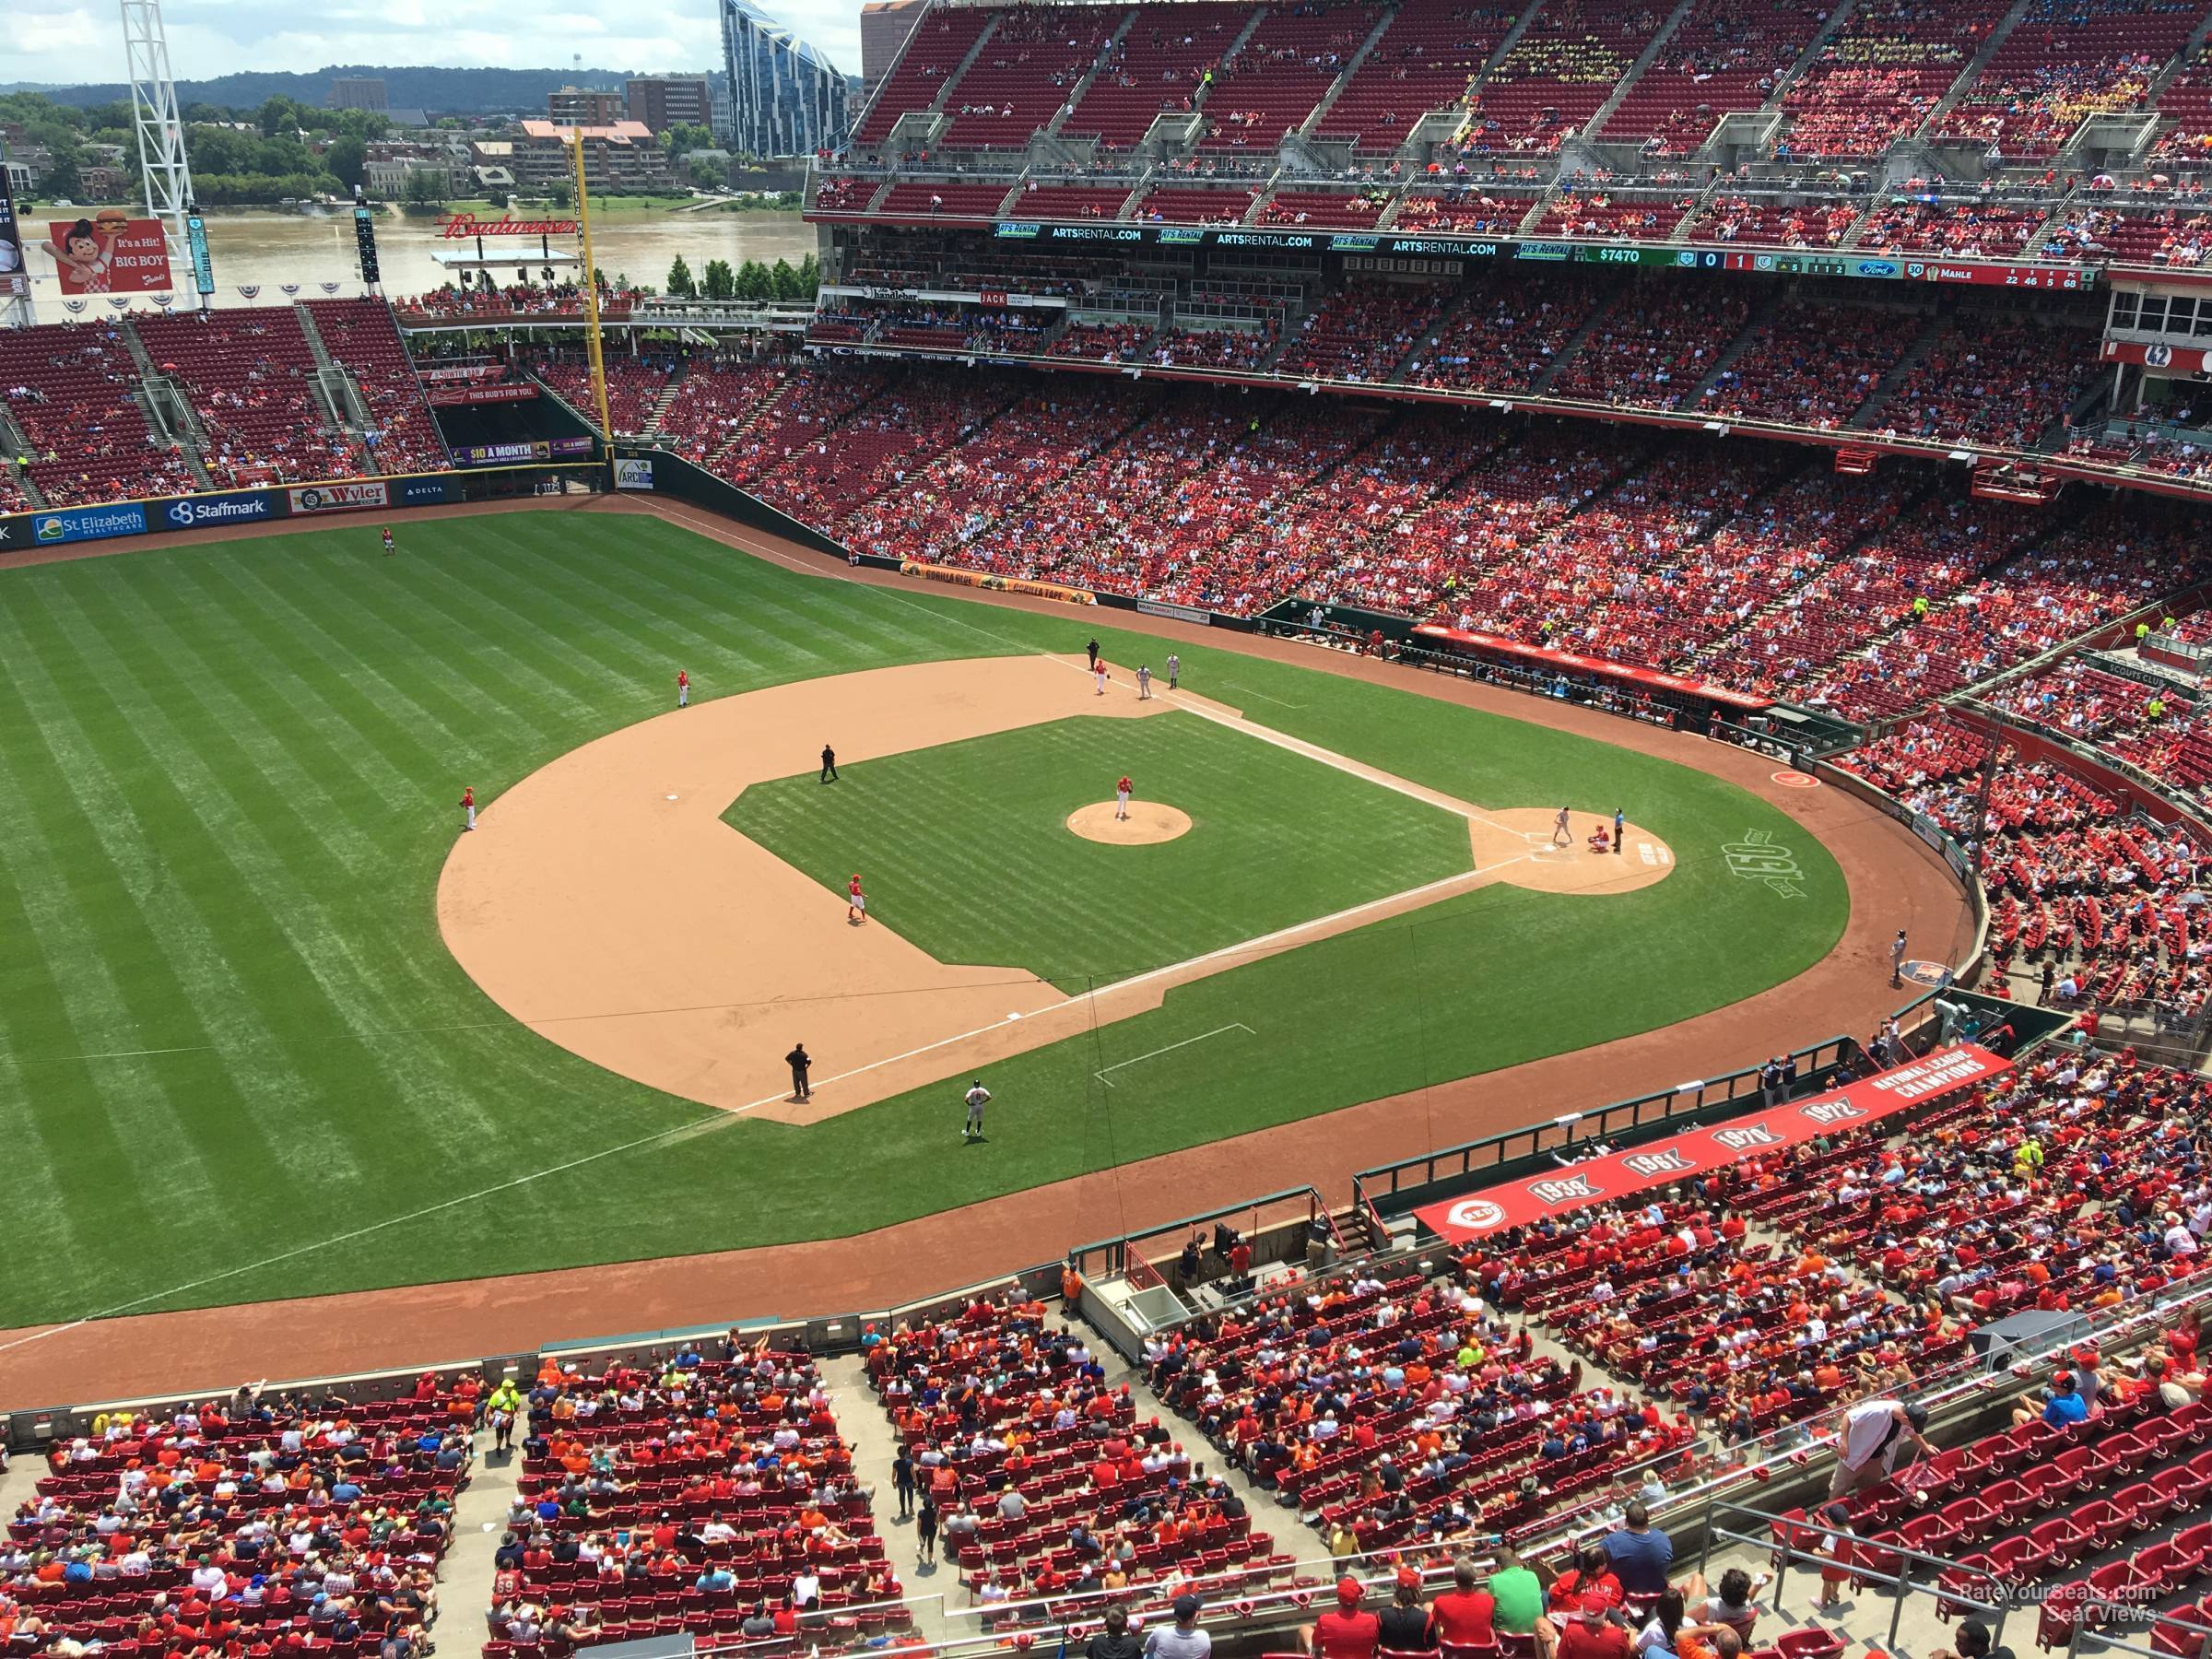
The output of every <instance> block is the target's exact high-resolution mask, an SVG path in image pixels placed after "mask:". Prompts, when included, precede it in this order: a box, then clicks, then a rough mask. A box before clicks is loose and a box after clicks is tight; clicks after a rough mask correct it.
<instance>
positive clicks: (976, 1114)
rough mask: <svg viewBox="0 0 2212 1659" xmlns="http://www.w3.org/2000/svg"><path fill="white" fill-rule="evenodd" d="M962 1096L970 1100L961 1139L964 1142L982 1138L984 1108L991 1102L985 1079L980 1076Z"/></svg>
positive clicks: (961, 1130) (961, 1129) (962, 1126)
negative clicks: (985, 1086)
mask: <svg viewBox="0 0 2212 1659" xmlns="http://www.w3.org/2000/svg"><path fill="white" fill-rule="evenodd" d="M961 1098H962V1099H963V1100H966V1101H967V1102H968V1121H967V1123H966V1124H962V1125H961V1127H960V1139H961V1140H962V1141H963V1142H965V1141H971V1140H982V1138H983V1108H984V1107H985V1106H988V1105H989V1104H990V1103H991V1091H990V1090H989V1089H987V1088H984V1087H983V1080H982V1078H981V1077H978V1078H977V1079H976V1080H975V1081H974V1082H973V1083H972V1084H971V1085H970V1086H969V1088H968V1092H967V1093H966V1094H965V1095H964V1096H962V1097H961Z"/></svg>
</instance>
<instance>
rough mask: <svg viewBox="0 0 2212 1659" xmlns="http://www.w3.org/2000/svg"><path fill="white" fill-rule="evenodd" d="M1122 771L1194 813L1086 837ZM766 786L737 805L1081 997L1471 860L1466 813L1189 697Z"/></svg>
mask: <svg viewBox="0 0 2212 1659" xmlns="http://www.w3.org/2000/svg"><path fill="white" fill-rule="evenodd" d="M1124 772H1126V773H1128V774H1129V775H1130V780H1131V782H1133V783H1135V786H1136V788H1137V790H1138V792H1139V793H1141V794H1143V795H1144V797H1145V798H1146V799H1147V800H1156V801H1165V802H1167V803H1168V804H1169V805H1171V806H1180V807H1182V809H1183V810H1184V811H1185V812H1187V813H1189V814H1190V816H1191V820H1192V822H1191V830H1190V832H1189V833H1188V834H1186V835H1183V836H1182V837H1180V838H1179V839H1177V840H1175V841H1161V842H1159V843H1158V844H1156V845H1153V846H1148V847H1115V846H1108V845H1105V844H1103V843H1101V842H1099V841H1085V840H1083V839H1082V838H1080V837H1079V836H1077V835H1076V834H1074V833H1073V832H1071V831H1070V830H1068V828H1067V816H1068V814H1070V813H1071V812H1074V811H1075V810H1076V809H1077V807H1079V806H1091V805H1093V804H1095V803H1097V802H1100V801H1108V800H1112V798H1113V784H1114V782H1115V780H1117V779H1118V778H1120V777H1121V776H1122V775H1123V774H1124ZM839 777H840V779H841V782H839V784H838V786H837V787H836V788H834V789H824V788H822V787H821V785H820V783H819V782H818V776H817V774H816V773H814V772H807V773H806V774H805V775H803V776H800V777H795V778H785V779H780V780H778V781H776V782H772V783H764V784H756V785H754V786H753V787H752V788H750V789H748V790H747V791H746V792H745V793H744V794H741V795H739V796H738V797H737V799H736V802H735V804H734V805H733V806H731V808H730V810H729V811H728V812H727V813H725V814H724V818H726V819H727V820H728V822H729V823H731V824H732V825H733V826H735V828H736V829H738V830H742V831H743V832H744V833H745V834H747V835H749V836H751V837H752V838H753V839H754V840H755V841H759V843H760V844H761V845H762V846H764V847H766V848H768V849H769V850H770V851H771V853H775V854H776V855H777V856H778V857H779V858H781V859H782V860H783V861H784V862H785V863H786V864H789V865H792V866H793V867H794V868H796V869H800V870H804V871H805V872H806V874H807V875H809V876H811V877H814V878H815V879H816V880H817V881H818V882H820V883H821V884H822V885H823V886H824V887H826V888H829V889H830V891H831V892H833V893H835V894H837V895H838V896H839V897H842V896H843V895H844V891H845V878H846V877H847V876H849V875H850V874H851V873H852V872H853V869H854V868H855V867H857V868H859V869H861V870H863V871H865V872H866V886H867V889H868V907H869V913H870V914H871V915H873V916H874V917H875V919H876V920H877V921H878V922H880V923H882V924H884V925H885V926H887V927H893V928H896V929H897V930H898V931H899V933H900V935H901V936H902V937H905V938H908V939H912V941H914V943H916V944H917V945H920V946H921V947H923V948H924V950H926V951H928V952H929V953H930V955H932V956H934V957H935V958H936V959H937V960H939V961H940V962H961V963H976V964H989V965H994V966H1007V967H1016V968H1027V969H1028V970H1029V971H1030V972H1032V973H1034V974H1036V975H1037V976H1038V977H1039V978H1040V979H1043V980H1049V981H1050V982H1052V983H1053V984H1055V985H1057V986H1059V987H1060V989H1061V990H1063V991H1065V992H1068V993H1070V994H1073V993H1075V992H1077V991H1080V990H1083V989H1084V988H1086V987H1087V986H1089V985H1102V984H1108V983H1111V982H1113V981H1115V980H1120V979H1126V978H1128V977H1129V976H1130V975H1131V974H1135V973H1143V972H1145V971H1147V970H1148V969H1153V968H1161V967H1165V966H1166V965H1167V964H1169V963H1171V962H1181V961H1185V960H1188V959H1190V958H1192V957H1194V956H1203V955H1204V954H1206V952H1208V951H1212V950H1218V949H1220V948H1221V947H1224V946H1229V945H1237V944H1241V943H1242V942H1243V941H1245V940H1247V939H1256V938H1258V937H1260V936H1261V935H1265V934H1271V933H1274V932H1276V931H1277V930H1278V929H1281V928H1285V927H1288V926H1290V925H1292V924H1295V923H1299V922H1307V921H1311V920H1312V919H1313V918H1314V917H1316V916H1325V915H1330V914H1333V913H1334V912H1337V911H1341V910H1349V909H1351V908H1352V907H1353V906H1355V905H1359V904H1365V903H1368V902H1370V901H1371V900H1376V899H1383V898H1387V897H1389V896H1390V895H1391V894H1393V893H1402V892H1405V891H1406V889H1407V888H1417V887H1421V886H1425V885H1426V884H1428V883H1430V882H1432V881H1441V880H1443V879H1444V878H1445V877H1448V876H1457V875H1459V874H1461V873H1462V872H1464V871H1466V870H1469V869H1472V868H1473V867H1474V862H1475V861H1474V853H1473V851H1472V849H1471V847H1470V845H1469V843H1468V841H1467V827H1466V822H1465V819H1463V818H1458V817H1456V816H1454V815H1453V814H1452V813H1449V812H1446V811H1444V810H1442V809H1441V807H1436V806H1429V805H1427V804H1425V803H1423V802H1420V801H1415V800H1410V799H1408V798H1407V797H1406V796H1405V795H1402V794H1394V793H1393V792H1392V791H1390V790H1387V789H1384V788H1382V786H1381V785H1379V784H1374V783H1370V782H1365V781H1364V780H1362V779H1359V778H1354V777H1351V776H1349V775H1347V773H1344V772H1341V771H1335V769H1334V768H1331V767H1326V766H1324V765H1322V764H1321V763H1320V762H1318V761H1314V760H1308V759H1304V758H1302V757H1300V756H1298V755H1294V754H1291V753H1289V752H1288V750H1285V749H1279V748H1276V747H1272V746H1271V745H1268V744H1265V743H1262V742H1260V741H1259V740H1258V739H1257V738H1254V737H1248V736H1245V735H1241V734H1240V733H1237V732H1232V731H1230V730H1228V729H1226V728H1224V727H1221V726H1218V725H1215V724H1211V723H1209V722H1207V721H1205V720H1202V719H1200V718H1199V717H1198V716H1197V715H1195V714H1185V713H1173V714H1157V715H1154V716H1152V717H1151V718H1149V719H1146V720H1086V719H1076V720H1062V721H1055V722H1053V723H1051V724H1045V725H1037V726H1028V727H1024V728H1022V729H1020V730H1018V731H1012V732H1002V733H998V734H996V735H992V736H988V737H976V738H971V739H970V740H968V741H966V742H964V743H951V744H946V745H943V746H942V747H937V748H931V749H922V750H918V751H915V752H912V753H909V754H904V755H890V756H886V757H885V758H883V759H878V760H869V761H864V762H861V763H859V764H856V765H852V766H847V767H843V768H841V770H840V771H839Z"/></svg>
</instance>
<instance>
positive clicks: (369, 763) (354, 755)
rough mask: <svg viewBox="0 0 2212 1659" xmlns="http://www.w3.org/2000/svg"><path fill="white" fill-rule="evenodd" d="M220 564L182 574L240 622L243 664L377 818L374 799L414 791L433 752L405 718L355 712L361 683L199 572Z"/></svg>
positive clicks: (239, 660)
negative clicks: (366, 717) (364, 717)
mask: <svg viewBox="0 0 2212 1659" xmlns="http://www.w3.org/2000/svg"><path fill="white" fill-rule="evenodd" d="M219 571H220V567H218V566H216V565H214V564H203V565H198V566H186V567H184V568H182V569H181V570H180V571H179V572H178V575H179V579H180V580H181V581H182V582H185V583H186V584H187V585H188V586H189V587H190V588H191V590H192V592H193V594H194V595H195V596H196V597H197V598H199V599H200V600H202V601H203V602H204V603H205V604H206V606H207V607H208V609H209V610H210V611H211V612H214V613H215V614H218V615H222V616H224V617H225V618H227V619H228V620H229V622H230V623H231V625H232V626H233V628H234V629H236V636H235V638H234V639H232V640H229V641H224V642H225V643H226V644H229V646H230V647H231V652H230V654H231V656H232V657H233V658H234V659H235V662H236V664H237V665H238V667H239V668H240V669H241V670H242V671H243V672H245V673H247V674H250V675H251V676H252V677H253V680H254V683H255V684H256V685H257V686H259V688H260V691H261V695H262V697H263V698H264V699H265V700H266V701H267V702H269V703H270V704H272V705H275V704H282V705H283V706H284V707H286V708H287V709H288V711H289V712H290V713H291V715H292V716H293V718H294V719H296V720H298V721H299V722H300V723H301V724H305V725H306V726H308V727H309V728H310V729H311V730H312V731H313V733H314V734H315V735H316V738H317V739H318V741H319V742H320V743H321V744H322V746H323V747H324V751H325V752H327V753H328V754H329V755H331V756H332V757H333V759H335V760H336V761H337V762H338V763H339V764H340V765H342V766H344V767H345V769H346V770H347V771H348V772H350V773H351V774H352V775H353V778H354V781H355V782H356V783H357V784H358V785H359V790H358V794H359V796H360V797H361V800H360V801H359V804H357V806H355V810H356V811H359V812H361V813H362V815H363V817H364V818H368V819H370V820H371V821H373V820H374V818H375V817H376V814H375V812H374V811H373V809H372V803H374V802H377V801H385V802H389V801H392V800H394V799H395V798H397V797H398V796H399V795H401V794H412V793H413V792H414V790H415V789H416V788H417V787H418V780H419V779H420V778H421V777H422V776H423V775H425V772H426V771H428V769H429V766H430V764H431V763H432V762H433V761H434V759H435V756H434V755H433V754H432V753H431V751H430V750H429V749H428V748H426V747H422V746H421V745H420V744H418V743H416V742H415V741H414V740H413V739H412V737H411V736H410V735H409V728H408V727H407V725H406V724H405V723H404V722H400V721H395V720H390V719H384V720H379V721H375V722H373V723H370V722H363V721H360V720H358V719H356V718H354V712H355V711H358V710H359V708H360V706H361V695H360V692H359V688H356V687H355V686H353V685H352V683H351V682H350V681H349V680H348V679H347V677H346V676H345V675H344V674H342V673H341V672H340V671H339V670H338V668H337V667H336V666H335V665H333V664H332V663H330V662H329V661H327V660H326V659H325V658H324V656H322V655H321V654H320V653H317V652H314V651H312V650H309V649H308V648H307V647H306V646H305V645H304V644H303V643H302V642H301V641H299V640H298V639H297V638H296V637H294V636H293V635H292V634H291V633H290V632H289V631H288V630H287V629H280V628H277V627H275V626H273V625H272V624H271V623H270V622H269V621H268V619H267V615H266V613H265V612H264V611H262V610H261V609H260V607H259V606H256V605H253V603H252V602H251V601H250V600H249V599H248V598H247V595H246V594H245V592H244V590H243V589H233V590H232V592H233V593H234V594H236V595H237V600H238V601H240V602H238V603H234V602H230V601H227V600H226V599H225V598H224V597H223V596H221V595H218V594H215V593H213V592H212V591H211V590H209V589H208V588H207V587H206V585H205V584H204V583H203V582H202V580H201V579H202V578H203V577H207V578H215V577H217V576H218V572H219ZM394 739H396V740H397V741H394Z"/></svg>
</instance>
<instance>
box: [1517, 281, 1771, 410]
mask: <svg viewBox="0 0 2212 1659" xmlns="http://www.w3.org/2000/svg"><path fill="white" fill-rule="evenodd" d="M1750 318H1751V299H1750V296H1749V295H1748V294H1747V293H1746V292H1745V291H1744V290H1743V288H1742V285H1741V284H1738V283H1734V282H1729V281H1727V280H1725V279H1723V280H1720V281H1712V282H1707V281H1700V280H1698V279H1696V278H1693V277H1685V276H1679V275H1676V274H1674V273H1671V272H1670V273H1668V274H1667V275H1666V277H1665V280H1664V281H1663V282H1661V283H1654V284H1652V285H1650V286H1649V287H1648V288H1645V287H1642V286H1640V287H1639V288H1638V291H1637V292H1636V294H1635V295H1634V296H1633V298H1632V300H1630V302H1629V303H1625V304H1616V305H1613V306H1609V307H1607V308H1606V312H1605V313H1604V315H1603V316H1601V317H1600V318H1599V319H1598V321H1597V324H1596V325H1595V326H1594V328H1592V330H1591V331H1590V334H1589V335H1588V336H1587V337H1586V338H1585V339H1584V340H1583V344H1582V346H1581V347H1580V348H1579V349H1577V350H1576V352H1575V353H1574V355H1573V356H1572V357H1571V358H1569V359H1567V361H1566V363H1565V364H1564V365H1563V366H1562V367H1561V368H1560V370H1559V373H1558V374H1556V375H1554V376H1553V377H1552V382H1551V387H1550V391H1551V394H1552V395H1553V396H1555V397H1579V398H1584V399H1587V400H1588V401H1590V402H1592V403H1607V404H1616V405H1620V406H1626V407H1629V408H1637V409H1678V408H1680V407H1681V406H1683V404H1684V403H1685V402H1686V401H1687V400H1688V397H1689V395H1690V394H1691V393H1693V392H1694V391H1696V390H1697V387H1698V383H1699V382H1700V381H1702V380H1703V379H1704V378H1705V376H1706V375H1707V374H1709V373H1711V372H1712V369H1713V366H1714V365H1715V364H1716V363H1717V362H1718V361H1719V360H1720V356H1721V353H1722V352H1724V350H1726V349H1727V347H1728V343H1729V342H1730V341H1732V340H1734V339H1735V336H1736V335H1739V334H1741V333H1743V331H1744V325H1745V324H1747V323H1748V322H1749V321H1750Z"/></svg>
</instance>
